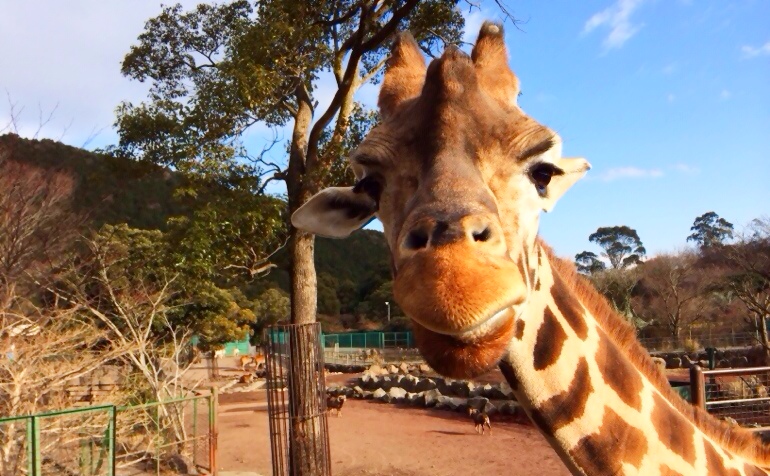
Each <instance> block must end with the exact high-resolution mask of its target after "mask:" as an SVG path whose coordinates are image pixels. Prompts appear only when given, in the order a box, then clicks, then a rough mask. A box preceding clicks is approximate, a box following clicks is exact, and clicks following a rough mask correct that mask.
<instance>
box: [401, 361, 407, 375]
mask: <svg viewBox="0 0 770 476" xmlns="http://www.w3.org/2000/svg"><path fill="white" fill-rule="evenodd" d="M398 371H399V372H401V373H402V374H408V373H409V365H408V364H407V363H406V362H401V364H400V365H399V366H398Z"/></svg>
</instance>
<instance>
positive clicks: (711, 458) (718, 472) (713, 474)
mask: <svg viewBox="0 0 770 476" xmlns="http://www.w3.org/2000/svg"><path fill="white" fill-rule="evenodd" d="M704 444H705V448H706V470H707V471H708V474H709V476H741V472H740V471H738V470H737V469H735V468H730V469H728V468H725V460H724V458H723V457H722V456H721V455H720V454H719V453H718V452H717V449H716V448H714V445H713V444H712V443H711V442H710V441H704ZM760 474H761V473H760Z"/></svg>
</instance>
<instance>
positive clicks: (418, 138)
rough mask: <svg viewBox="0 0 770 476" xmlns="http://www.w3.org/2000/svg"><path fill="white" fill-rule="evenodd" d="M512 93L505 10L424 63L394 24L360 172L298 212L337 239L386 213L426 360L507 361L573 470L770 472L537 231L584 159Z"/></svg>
mask: <svg viewBox="0 0 770 476" xmlns="http://www.w3.org/2000/svg"><path fill="white" fill-rule="evenodd" d="M518 93H519V80H518V78H517V77H516V75H515V74H514V73H513V71H512V70H511V69H510V68H509V66H508V53H507V50H506V47H505V43H504V40H503V30H502V26H501V25H499V24H494V23H489V22H487V23H485V24H484V25H483V26H482V27H481V31H480V33H479V36H478V39H477V42H476V44H475V45H474V47H473V50H472V53H471V55H470V56H469V55H467V54H465V53H463V52H462V51H460V50H459V49H458V48H456V47H451V46H450V47H448V48H447V49H446V50H445V52H444V53H443V55H442V56H441V57H439V58H437V59H435V60H433V61H432V62H431V63H430V64H429V65H428V66H427V67H426V65H425V60H424V58H423V55H422V54H421V52H420V50H419V47H418V46H417V44H416V43H415V42H414V40H413V39H412V37H411V36H410V35H409V34H408V33H402V34H400V35H399V36H397V38H396V40H395V41H394V45H393V47H392V51H391V56H390V58H389V59H388V62H387V66H386V73H385V76H384V79H383V83H382V86H381V90H380V95H379V100H378V105H379V109H380V113H381V116H382V122H381V123H380V124H379V125H378V126H377V127H375V128H374V129H373V130H372V131H371V132H370V133H369V134H368V135H367V137H366V138H365V140H364V141H363V142H362V143H361V145H360V146H359V147H358V148H357V149H356V150H355V151H354V152H353V153H352V154H351V155H350V157H349V159H350V165H351V168H352V170H353V172H354V173H355V175H356V179H357V182H356V184H355V185H354V186H352V187H332V188H327V189H325V190H322V191H320V192H319V193H318V194H316V195H315V196H313V197H312V198H311V199H310V200H309V201H308V202H307V203H306V204H305V205H303V206H302V207H301V208H300V209H299V210H297V211H296V212H295V213H294V215H293V216H292V223H293V225H294V226H295V227H297V228H299V229H303V230H307V231H310V232H314V233H316V234H319V235H324V236H330V237H345V236H348V235H349V234H350V233H351V232H353V231H354V230H356V229H358V228H360V227H361V226H363V225H364V224H366V223H367V222H368V221H370V220H371V219H372V217H375V216H376V217H378V218H379V219H380V221H381V222H382V225H383V230H384V234H385V237H386V240H387V242H388V246H389V248H390V254H391V268H392V274H393V279H394V288H393V289H394V296H395V299H396V301H397V302H398V303H399V305H400V307H401V308H402V309H403V310H404V312H405V313H406V314H407V315H408V316H409V317H410V319H411V321H412V325H413V329H414V335H415V340H416V343H417V345H418V347H419V349H420V351H421V353H422V354H423V356H424V358H425V359H426V361H427V362H428V363H429V364H430V365H431V367H433V368H434V369H435V370H436V371H438V372H440V373H442V374H444V375H447V376H450V377H456V378H472V377H474V376H478V375H480V374H483V373H485V372H488V371H489V370H491V369H494V368H495V367H496V366H497V367H499V368H500V369H501V371H502V373H503V375H504V376H505V378H506V380H507V381H508V383H509V384H510V386H511V388H512V389H513V392H514V395H515V397H516V399H517V400H518V402H519V403H520V404H521V405H522V406H523V408H524V409H525V411H526V412H527V414H528V416H529V417H530V419H531V420H532V421H533V423H534V424H535V425H536V426H537V428H539V430H540V431H541V432H542V433H543V434H544V435H545V437H546V439H547V441H548V442H549V443H550V444H551V445H552V446H553V448H554V449H555V450H556V452H557V453H558V454H559V456H560V457H561V459H562V461H564V463H565V465H566V466H567V468H568V469H569V470H570V471H571V472H572V474H575V475H589V476H599V475H618V474H623V475H644V476H648V475H669V476H673V475H681V476H692V475H730V476H755V475H766V474H770V472H769V471H770V470H769V469H768V468H770V448H768V447H767V446H765V445H764V444H762V443H761V442H760V440H759V439H758V438H757V437H755V436H754V435H753V434H751V433H749V432H748V431H744V430H735V429H731V428H728V427H727V425H725V424H723V423H722V422H719V421H718V420H716V419H715V418H713V417H711V416H709V415H708V414H707V413H706V412H704V411H702V410H700V409H698V408H695V407H693V406H691V405H689V404H687V403H686V402H684V401H683V400H682V399H681V398H680V397H679V396H678V395H677V394H675V392H673V391H672V390H671V388H670V387H669V385H668V382H667V381H666V378H665V376H664V375H663V373H662V372H660V371H659V370H658V369H657V368H656V366H655V365H654V364H653V363H652V361H651V359H650V357H649V355H648V354H647V352H646V351H645V350H644V349H643V348H642V347H641V346H640V345H639V343H638V342H637V341H636V339H635V335H634V333H633V331H632V329H631V328H630V326H629V325H628V324H627V322H626V321H625V320H624V319H622V318H621V317H619V316H618V315H617V314H616V313H615V312H614V311H612V309H611V307H610V306H609V304H608V303H607V302H606V300H604V299H603V298H602V297H601V296H600V295H599V293H598V292H597V291H596V290H595V289H594V288H593V287H592V286H591V285H590V283H588V282H587V281H586V280H585V279H584V278H582V277H581V276H579V275H578V274H577V273H576V272H575V270H574V267H573V266H572V264H571V263H569V262H567V261H563V260H561V259H559V258H557V257H556V256H555V254H554V253H553V251H552V250H551V249H550V248H549V247H548V245H547V244H545V243H544V242H543V241H542V240H541V239H540V238H539V237H538V236H537V229H538V224H539V216H540V210H541V209H542V210H544V211H550V210H551V209H552V208H553V207H554V204H555V202H556V201H557V200H558V199H559V198H560V197H561V195H562V194H563V193H564V192H565V191H566V190H567V189H568V188H569V187H570V186H572V185H573V184H574V183H575V182H577V181H578V180H579V179H580V178H581V177H582V176H583V175H584V174H585V173H586V172H587V171H588V169H589V168H590V165H589V163H588V162H587V161H586V160H585V159H582V158H565V157H562V153H561V149H562V146H561V144H562V142H561V138H560V137H559V136H558V134H556V133H555V132H554V131H552V130H551V129H549V128H547V127H545V126H543V125H541V124H539V123H538V122H536V121H535V120H534V119H532V118H531V117H529V116H528V115H527V114H525V113H524V112H523V111H522V110H521V108H520V107H519V106H518V103H517V98H518ZM512 459H513V458H512ZM511 471H512V473H513V474H515V469H513V467H512V470H511Z"/></svg>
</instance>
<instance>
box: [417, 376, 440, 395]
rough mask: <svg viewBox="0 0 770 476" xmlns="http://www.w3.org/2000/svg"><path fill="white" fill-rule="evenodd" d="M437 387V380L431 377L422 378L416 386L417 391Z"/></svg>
mask: <svg viewBox="0 0 770 476" xmlns="http://www.w3.org/2000/svg"><path fill="white" fill-rule="evenodd" d="M435 388H436V382H435V381H434V380H433V379H431V378H422V379H420V381H419V382H417V384H416V385H415V386H414V391H415V392H426V391H428V390H434V389H435Z"/></svg>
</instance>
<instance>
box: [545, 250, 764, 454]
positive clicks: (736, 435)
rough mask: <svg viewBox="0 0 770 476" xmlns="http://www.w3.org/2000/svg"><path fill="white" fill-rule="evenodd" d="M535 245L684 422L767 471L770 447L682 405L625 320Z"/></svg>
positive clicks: (566, 265)
mask: <svg viewBox="0 0 770 476" xmlns="http://www.w3.org/2000/svg"><path fill="white" fill-rule="evenodd" d="M537 244H538V245H539V246H540V247H541V248H542V249H543V253H544V258H545V259H547V261H548V262H549V263H550V264H551V267H552V271H553V274H554V276H556V275H558V276H559V277H560V278H562V280H561V281H560V282H561V283H562V284H563V285H564V286H566V287H567V288H569V290H570V292H571V293H572V295H573V296H574V298H575V299H577V300H578V301H580V303H581V304H582V305H583V306H584V307H585V308H586V309H587V310H588V312H589V314H590V315H591V316H592V317H593V318H594V319H596V321H597V323H598V324H599V326H600V327H601V328H602V329H603V330H604V331H605V332H606V333H607V335H608V336H609V337H610V340H612V341H613V342H614V343H615V344H616V345H617V346H618V349H619V350H620V351H621V354H622V355H623V358H624V360H627V361H629V362H630V363H631V364H632V365H633V366H634V367H636V368H637V369H639V371H640V372H641V373H642V374H643V375H644V376H645V377H646V378H647V379H648V380H649V381H650V382H651V383H652V385H654V386H655V388H657V389H658V391H659V392H660V393H661V394H662V395H663V397H664V398H665V399H666V400H668V401H669V402H670V404H671V405H672V406H673V407H674V408H675V409H676V411H677V412H679V414H681V415H682V417H683V418H684V419H686V420H687V421H689V422H691V423H692V424H694V425H696V426H697V427H698V428H700V429H701V430H702V431H703V432H704V433H705V434H706V435H707V436H709V437H710V438H712V439H713V440H714V441H716V442H717V443H718V444H719V445H720V446H721V447H722V448H724V449H725V450H726V451H728V452H729V453H731V454H734V455H736V456H739V457H741V458H743V459H746V460H749V461H754V462H756V464H757V466H759V467H762V468H764V467H770V445H768V444H766V443H763V442H762V440H761V439H760V438H759V436H757V434H756V433H754V432H751V431H747V430H743V429H736V428H731V427H729V426H728V425H727V424H726V423H724V422H723V421H721V420H717V419H716V418H714V417H713V416H712V415H709V414H708V413H707V412H706V411H704V410H702V409H701V408H698V407H694V406H693V405H691V404H690V403H688V402H685V401H684V400H683V399H682V397H681V396H680V395H679V394H677V393H675V392H674V390H672V388H671V385H669V383H668V381H667V380H666V377H665V375H663V373H662V372H660V370H659V369H658V368H657V366H656V365H655V364H654V363H653V362H652V359H651V358H650V356H649V354H648V353H647V350H646V349H644V347H642V345H641V344H640V343H639V340H638V339H637V337H636V331H635V330H634V329H633V327H632V326H631V325H630V324H629V323H628V321H627V320H625V319H623V318H621V317H620V316H618V314H617V312H616V311H615V310H614V309H613V308H612V306H611V305H610V303H609V302H608V301H607V299H606V298H605V297H604V296H602V295H601V294H600V293H599V292H598V291H596V288H595V287H594V286H593V284H591V282H590V281H588V280H587V279H586V278H585V277H584V276H582V275H580V274H579V273H578V272H577V270H576V269H575V265H574V264H573V263H572V262H571V261H567V260H563V259H560V258H558V257H557V256H555V255H554V253H553V251H552V250H551V249H550V247H549V246H548V245H547V244H546V243H545V242H544V241H542V240H541V239H538V242H537Z"/></svg>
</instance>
